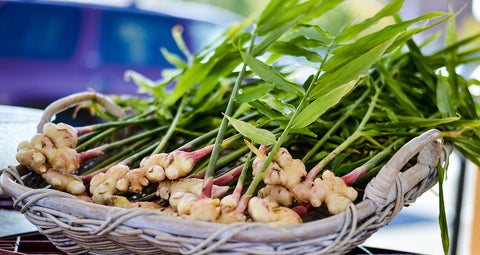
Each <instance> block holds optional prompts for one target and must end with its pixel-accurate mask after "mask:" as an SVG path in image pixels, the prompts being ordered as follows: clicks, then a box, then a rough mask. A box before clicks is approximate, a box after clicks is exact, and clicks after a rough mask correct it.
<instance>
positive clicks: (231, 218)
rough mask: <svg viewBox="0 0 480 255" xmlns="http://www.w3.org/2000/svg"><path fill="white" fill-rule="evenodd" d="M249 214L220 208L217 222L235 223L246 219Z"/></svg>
mask: <svg viewBox="0 0 480 255" xmlns="http://www.w3.org/2000/svg"><path fill="white" fill-rule="evenodd" d="M246 220H247V216H246V215H245V214H244V213H242V212H238V211H235V210H233V211H229V212H227V211H222V210H221V209H220V216H219V217H218V218H217V222H220V223H234V222H239V221H246Z"/></svg>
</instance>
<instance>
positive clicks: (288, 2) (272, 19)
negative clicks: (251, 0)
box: [257, 0, 320, 36]
mask: <svg viewBox="0 0 480 255" xmlns="http://www.w3.org/2000/svg"><path fill="white" fill-rule="evenodd" d="M273 2H282V4H281V5H282V6H281V8H282V10H284V11H283V12H282V13H281V15H279V14H278V13H276V12H277V11H278V10H279V9H278V6H277V7H276V8H277V9H276V10H275V13H274V14H270V15H269V16H268V17H266V15H264V14H265V13H262V16H261V18H260V20H259V22H258V23H257V34H258V35H260V36H263V35H266V34H268V33H269V32H270V31H272V30H274V29H275V28H277V27H279V26H282V25H284V24H288V23H293V24H292V26H291V27H293V25H295V24H296V21H298V20H299V19H300V18H302V17H303V16H305V15H306V14H307V13H309V11H310V10H311V9H312V8H313V7H314V6H315V5H316V4H318V2H320V0H309V1H305V2H302V3H298V1H292V0H273ZM274 5H278V4H276V3H275V4H274ZM267 8H268V7H267ZM268 10H269V12H270V9H269V8H268Z"/></svg>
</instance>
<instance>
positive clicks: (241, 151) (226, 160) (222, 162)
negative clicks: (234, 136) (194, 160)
mask: <svg viewBox="0 0 480 255" xmlns="http://www.w3.org/2000/svg"><path fill="white" fill-rule="evenodd" d="M248 150H249V148H248V147H247V146H242V147H240V148H238V149H236V150H234V151H232V152H230V153H228V154H227V155H225V156H223V157H221V158H219V159H218V160H217V162H216V164H215V170H217V169H220V168H222V167H225V166H227V165H228V164H230V163H232V162H234V161H235V160H238V158H239V157H241V156H243V155H245V153H247V152H248ZM209 163H210V162H209ZM200 169H201V170H199V171H198V172H195V173H194V174H198V175H202V176H205V175H206V172H207V170H208V165H207V166H206V167H204V168H202V167H200ZM212 178H213V176H212Z"/></svg>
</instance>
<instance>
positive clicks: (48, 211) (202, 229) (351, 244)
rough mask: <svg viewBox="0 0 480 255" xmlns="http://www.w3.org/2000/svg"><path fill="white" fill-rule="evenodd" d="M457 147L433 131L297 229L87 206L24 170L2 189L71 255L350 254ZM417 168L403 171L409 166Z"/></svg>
mask: <svg viewBox="0 0 480 255" xmlns="http://www.w3.org/2000/svg"><path fill="white" fill-rule="evenodd" d="M451 150H452V148H451V146H450V145H449V144H444V143H443V139H442V134H441V132H440V131H438V130H435V129H432V130H429V131H427V132H425V133H423V134H421V135H420V136H417V137H415V138H413V139H412V140H410V141H409V142H408V143H407V144H405V145H404V146H403V147H401V148H400V149H399V150H398V151H397V152H396V153H395V154H394V155H393V157H392V158H390V160H389V161H388V162H387V163H386V164H385V165H384V166H383V167H382V168H381V170H380V172H379V173H378V174H377V175H376V177H374V178H373V179H372V180H371V181H370V182H369V183H368V184H367V187H366V189H365V192H364V196H363V198H362V200H361V201H360V202H358V203H356V204H353V203H352V204H351V205H350V206H349V207H348V209H347V210H346V211H345V212H343V213H340V214H337V215H333V216H329V217H326V218H322V219H318V220H312V221H308V222H305V223H302V224H298V225H290V226H270V225H268V224H264V223H256V222H239V223H233V224H222V223H213V222H201V221H193V220H187V219H180V218H175V217H171V216H166V215H164V214H163V213H161V212H159V211H155V210H150V209H141V208H132V209H124V208H118V207H110V206H105V205H99V204H93V203H88V202H84V201H82V200H80V199H78V198H76V197H75V196H73V195H70V194H68V193H65V192H60V191H57V190H52V189H32V188H29V187H27V186H25V185H23V182H22V181H21V179H20V177H19V174H18V169H19V167H18V166H10V167H8V168H4V169H2V170H1V171H2V175H1V177H0V185H1V188H2V189H3V190H4V192H5V193H7V194H8V195H10V196H11V197H12V198H13V200H14V207H16V208H18V209H19V210H20V211H21V212H22V213H23V214H24V215H25V217H26V218H27V219H28V220H29V221H30V222H31V223H32V224H34V225H35V226H37V228H38V230H39V232H40V233H41V234H43V235H45V236H46V237H47V238H48V239H49V240H50V241H51V242H52V243H53V244H54V245H55V246H57V247H58V248H59V249H60V250H62V251H64V252H66V253H68V254H130V253H132V254H171V253H181V254H207V253H208V254H308V253H312V254H344V253H347V252H349V251H351V250H352V249H354V248H355V247H356V246H358V245H360V244H362V243H363V242H364V241H365V240H366V239H367V238H368V237H370V236H371V235H372V234H373V233H374V232H376V231H377V229H379V228H380V227H382V226H384V225H386V224H388V223H389V222H390V221H391V220H392V219H393V218H394V217H395V216H396V215H397V214H398V212H399V211H400V210H401V209H402V208H403V207H404V206H405V205H406V204H409V203H412V202H414V201H415V199H416V198H417V197H418V196H420V195H421V194H422V193H423V192H425V191H426V190H428V189H430V188H431V187H432V186H433V185H435V183H436V182H437V180H438V179H437V170H436V167H437V165H438V163H440V164H442V165H446V164H447V161H448V157H449V154H450V152H451ZM413 159H414V160H416V163H415V165H413V166H412V167H410V168H408V169H406V170H405V171H401V170H404V169H403V168H404V167H405V165H406V164H407V162H409V161H410V162H411V160H413Z"/></svg>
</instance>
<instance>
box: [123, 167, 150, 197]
mask: <svg viewBox="0 0 480 255" xmlns="http://www.w3.org/2000/svg"><path fill="white" fill-rule="evenodd" d="M148 184H150V182H149V181H148V179H147V178H146V177H145V171H144V169H142V168H137V169H132V170H129V171H128V172H127V173H126V174H125V176H124V177H122V178H120V179H119V180H118V181H117V185H116V187H117V189H118V190H120V191H127V190H130V191H131V192H134V193H139V192H141V191H142V190H143V187H146V186H148Z"/></svg>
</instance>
